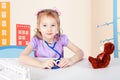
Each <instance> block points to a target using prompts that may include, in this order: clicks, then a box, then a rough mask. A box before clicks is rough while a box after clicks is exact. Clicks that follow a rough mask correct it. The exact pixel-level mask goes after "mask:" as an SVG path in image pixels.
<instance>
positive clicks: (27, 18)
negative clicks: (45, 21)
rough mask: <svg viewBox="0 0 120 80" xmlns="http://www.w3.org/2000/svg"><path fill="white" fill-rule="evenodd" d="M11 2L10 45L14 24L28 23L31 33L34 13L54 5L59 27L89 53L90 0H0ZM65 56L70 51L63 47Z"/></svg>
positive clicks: (33, 25)
mask: <svg viewBox="0 0 120 80" xmlns="http://www.w3.org/2000/svg"><path fill="white" fill-rule="evenodd" d="M0 1H10V4H11V45H12V44H16V43H15V42H16V40H15V38H16V37H15V36H16V34H15V31H16V24H30V25H31V35H32V36H33V35H34V29H35V28H36V13H37V12H38V11H39V10H41V9H44V8H54V7H56V8H57V9H58V10H59V11H60V12H61V15H60V18H61V28H62V30H63V33H65V34H67V35H68V37H69V39H70V40H71V41H72V42H73V43H75V44H76V45H77V46H79V47H80V48H81V49H82V50H83V51H84V52H85V56H88V55H89V54H90V53H91V22H90V21H91V0H0ZM65 52H66V54H65V56H67V57H69V56H71V55H70V53H71V52H70V51H69V50H67V49H65Z"/></svg>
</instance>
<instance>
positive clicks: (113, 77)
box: [0, 58, 120, 80]
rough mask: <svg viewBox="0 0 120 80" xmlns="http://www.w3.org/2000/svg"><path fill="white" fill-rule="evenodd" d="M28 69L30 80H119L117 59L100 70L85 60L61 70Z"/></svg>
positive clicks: (118, 60) (119, 72)
mask: <svg viewBox="0 0 120 80" xmlns="http://www.w3.org/2000/svg"><path fill="white" fill-rule="evenodd" d="M29 68H30V76H31V80H120V59H119V58H114V59H112V60H111V62H110V64H109V66H108V67H106V68H102V69H93V68H92V67H91V64H90V63H89V62H88V60H87V59H83V60H82V61H80V62H79V63H77V64H74V65H73V66H70V67H68V68H63V69H54V70H48V69H40V68H35V67H32V66H29ZM0 80H2V79H0Z"/></svg>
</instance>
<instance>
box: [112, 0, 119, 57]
mask: <svg viewBox="0 0 120 80" xmlns="http://www.w3.org/2000/svg"><path fill="white" fill-rule="evenodd" d="M113 38H114V44H115V51H114V57H115V58H118V31H117V0H113Z"/></svg>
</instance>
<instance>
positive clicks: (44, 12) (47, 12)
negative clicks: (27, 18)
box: [35, 9, 61, 39]
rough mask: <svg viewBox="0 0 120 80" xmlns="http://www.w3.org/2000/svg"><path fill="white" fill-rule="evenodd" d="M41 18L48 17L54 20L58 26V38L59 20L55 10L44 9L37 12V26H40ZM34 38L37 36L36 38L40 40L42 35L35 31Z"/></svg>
mask: <svg viewBox="0 0 120 80" xmlns="http://www.w3.org/2000/svg"><path fill="white" fill-rule="evenodd" d="M42 16H49V17H52V18H54V19H55V20H56V22H57V25H58V36H59V37H60V34H61V32H60V19H59V14H58V12H57V11H56V10H52V9H44V10H42V11H39V12H38V13H37V26H39V25H40V20H41V17H42ZM35 36H37V37H38V38H40V39H42V34H41V32H40V31H39V30H38V29H37V31H36V34H35Z"/></svg>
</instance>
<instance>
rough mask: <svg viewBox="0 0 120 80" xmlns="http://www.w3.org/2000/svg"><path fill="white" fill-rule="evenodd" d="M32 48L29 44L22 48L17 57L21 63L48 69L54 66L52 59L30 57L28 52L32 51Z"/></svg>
mask: <svg viewBox="0 0 120 80" xmlns="http://www.w3.org/2000/svg"><path fill="white" fill-rule="evenodd" d="M32 50H33V48H32V46H31V45H30V44H29V45H28V46H27V47H26V48H25V50H23V52H22V53H21V55H20V57H19V61H20V62H21V63H23V64H27V65H31V66H35V67H38V68H49V69H50V68H51V67H53V66H54V62H53V60H46V61H39V60H37V59H35V58H32V57H30V56H29V54H30V53H31V52H32Z"/></svg>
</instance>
